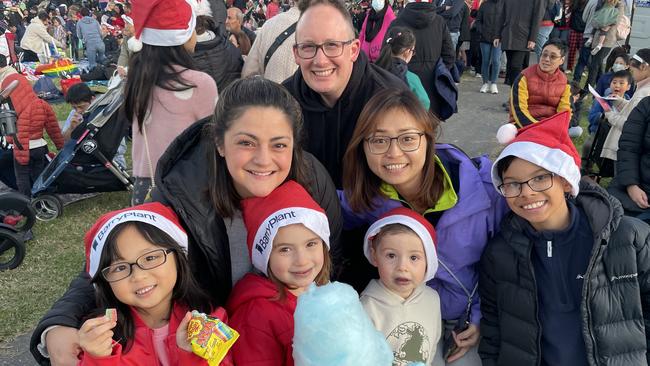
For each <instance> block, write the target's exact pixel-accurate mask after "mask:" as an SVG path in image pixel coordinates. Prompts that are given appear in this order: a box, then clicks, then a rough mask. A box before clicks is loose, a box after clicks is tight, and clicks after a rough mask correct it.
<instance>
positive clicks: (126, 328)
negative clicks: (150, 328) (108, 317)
mask: <svg viewBox="0 0 650 366" xmlns="http://www.w3.org/2000/svg"><path fill="white" fill-rule="evenodd" d="M128 227H133V228H135V229H136V230H137V231H138V233H140V235H142V236H143V237H144V238H145V239H146V240H147V241H148V242H150V243H152V244H154V245H155V246H157V247H159V248H161V249H171V250H172V251H173V254H172V253H170V254H168V255H174V256H175V258H176V284H175V285H174V289H173V290H172V305H173V304H174V303H180V304H183V305H185V306H186V307H187V308H188V309H192V310H199V311H201V312H204V313H210V312H211V311H212V303H211V301H210V298H209V297H208V295H207V294H206V293H205V292H204V291H203V290H202V289H201V288H200V287H199V285H198V283H197V282H196V280H195V279H194V276H193V275H192V271H191V269H190V263H189V260H188V258H187V253H185V250H184V249H183V248H182V247H181V246H180V245H179V244H178V243H177V242H176V241H175V240H174V239H172V238H171V237H170V236H169V235H167V234H166V233H165V232H164V231H162V230H160V229H159V228H157V227H155V226H153V225H150V224H147V223H143V222H137V221H133V222H125V223H123V224H119V225H117V226H116V227H115V229H113V231H111V232H110V234H109V235H108V237H107V238H106V244H105V245H104V249H102V254H101V258H100V259H99V266H98V268H99V269H100V271H97V273H96V274H95V276H93V278H92V280H91V283H93V284H94V285H95V296H96V300H97V306H98V308H99V310H98V313H100V312H103V311H104V309H106V308H115V309H117V326H116V327H115V329H114V336H113V338H114V339H116V340H117V341H118V342H119V343H121V344H122V347H123V349H124V350H125V352H128V350H129V349H130V348H131V345H132V344H133V334H134V331H135V328H134V321H133V316H132V315H131V309H130V307H129V305H126V304H124V303H122V302H121V301H119V300H118V299H117V297H115V294H113V290H112V289H111V285H110V283H109V282H108V281H106V279H104V277H103V276H102V274H101V269H102V268H106V267H108V266H110V265H111V263H113V261H115V260H117V259H119V258H120V256H119V252H118V249H117V238H118V237H119V236H120V233H122V232H123V231H124V229H126V228H128ZM168 260H169V259H168ZM125 280H127V279H124V280H122V281H125Z"/></svg>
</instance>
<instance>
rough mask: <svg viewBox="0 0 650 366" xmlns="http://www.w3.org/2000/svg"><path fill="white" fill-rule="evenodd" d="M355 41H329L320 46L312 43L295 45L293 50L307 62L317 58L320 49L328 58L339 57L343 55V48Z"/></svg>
mask: <svg viewBox="0 0 650 366" xmlns="http://www.w3.org/2000/svg"><path fill="white" fill-rule="evenodd" d="M353 41H354V39H350V40H347V41H327V42H323V43H320V44H317V43H312V42H305V43H296V44H295V45H293V48H294V49H295V50H296V53H297V54H298V57H300V58H302V59H306V60H308V59H310V58H314V57H316V52H318V49H319V48H320V49H321V50H323V54H324V55H325V56H327V57H339V56H341V55H342V54H343V48H344V47H345V46H347V45H349V44H350V43H352V42H353Z"/></svg>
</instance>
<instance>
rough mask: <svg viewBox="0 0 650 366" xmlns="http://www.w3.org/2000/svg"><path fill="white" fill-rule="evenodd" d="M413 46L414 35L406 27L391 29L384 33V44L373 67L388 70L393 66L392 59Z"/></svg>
mask: <svg viewBox="0 0 650 366" xmlns="http://www.w3.org/2000/svg"><path fill="white" fill-rule="evenodd" d="M414 46H415V35H413V32H412V31H411V30H410V29H408V28H406V27H392V28H390V29H389V30H388V32H386V37H384V43H383V44H382V46H381V51H380V52H379V58H377V60H376V61H375V65H377V66H379V67H381V68H382V69H385V70H389V69H390V67H391V65H392V64H393V57H396V56H397V55H399V54H401V53H402V52H404V51H405V50H407V49H409V48H413V47H414Z"/></svg>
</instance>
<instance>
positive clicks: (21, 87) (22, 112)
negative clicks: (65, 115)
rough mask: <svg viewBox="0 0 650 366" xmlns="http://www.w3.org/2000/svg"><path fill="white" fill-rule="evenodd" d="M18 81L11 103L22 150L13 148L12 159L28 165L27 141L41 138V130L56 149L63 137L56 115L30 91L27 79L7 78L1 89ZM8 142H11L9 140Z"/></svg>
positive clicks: (61, 144)
mask: <svg viewBox="0 0 650 366" xmlns="http://www.w3.org/2000/svg"><path fill="white" fill-rule="evenodd" d="M14 80H18V83H19V84H18V87H17V88H16V89H15V90H14V91H13V93H11V96H10V99H11V103H12V104H13V105H14V109H15V110H16V113H17V114H18V126H17V130H18V133H17V138H18V141H19V142H20V144H21V145H22V146H23V150H20V149H18V147H17V146H16V147H14V159H15V160H16V161H17V162H18V164H20V165H28V164H29V141H30V140H38V139H41V138H43V128H45V130H47V134H48V135H49V136H50V138H51V139H52V142H54V145H56V148H57V149H61V148H62V147H63V142H64V141H63V136H62V135H61V128H60V127H59V122H58V121H57V119H56V115H55V114H54V111H53V110H52V107H50V105H49V104H47V102H46V101H44V100H42V99H39V98H38V97H37V96H36V93H34V90H32V86H31V84H30V83H29V81H27V79H26V78H25V77H24V76H22V75H20V74H12V75H9V76H7V77H6V78H5V79H4V81H3V82H2V88H3V89H4V88H6V87H7V85H9V83H11V82H12V81H14ZM8 141H9V142H13V140H12V139H11V138H9V139H8Z"/></svg>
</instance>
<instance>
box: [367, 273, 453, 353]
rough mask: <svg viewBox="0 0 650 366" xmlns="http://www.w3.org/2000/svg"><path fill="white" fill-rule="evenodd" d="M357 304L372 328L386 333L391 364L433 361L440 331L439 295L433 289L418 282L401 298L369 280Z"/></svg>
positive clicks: (375, 281) (378, 282)
mask: <svg viewBox="0 0 650 366" xmlns="http://www.w3.org/2000/svg"><path fill="white" fill-rule="evenodd" d="M361 304H362V305H363V308H364V309H365V310H366V313H368V316H369V317H370V319H372V322H373V323H374V325H375V328H377V330H379V331H380V332H382V333H383V334H384V336H386V341H387V342H388V344H389V345H390V347H391V349H392V350H393V355H394V357H395V358H394V360H393V366H406V365H408V364H410V363H411V362H422V363H424V364H425V365H433V359H434V356H435V354H436V347H437V345H438V341H439V340H440V335H441V333H442V320H441V316H440V297H439V296H438V293H437V292H436V291H435V290H433V289H431V288H430V287H428V286H427V285H426V283H422V284H421V285H420V286H418V287H417V288H416V289H415V290H413V293H412V294H411V296H409V298H407V299H403V298H402V297H401V296H399V295H397V294H395V293H394V292H392V291H390V290H389V289H388V288H386V286H384V285H383V284H382V283H381V281H379V280H372V281H370V283H369V284H368V286H367V287H366V289H365V290H363V293H361Z"/></svg>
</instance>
